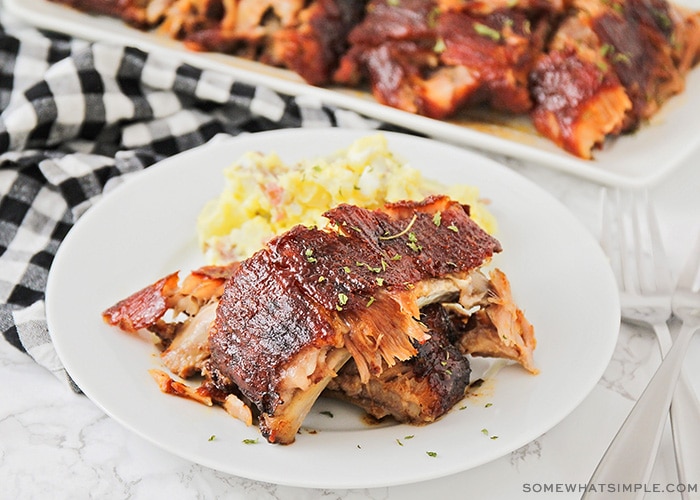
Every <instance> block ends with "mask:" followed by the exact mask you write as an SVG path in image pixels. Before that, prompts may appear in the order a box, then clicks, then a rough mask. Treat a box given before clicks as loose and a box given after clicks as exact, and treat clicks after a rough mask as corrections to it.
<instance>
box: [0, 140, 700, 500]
mask: <svg viewBox="0 0 700 500" xmlns="http://www.w3.org/2000/svg"><path fill="white" fill-rule="evenodd" d="M506 163H507V164H508V165H509V166H511V167H512V168H513V169H515V170H516V171H518V172H520V173H521V174H522V175H524V176H526V177H528V178H529V179H531V180H533V181H535V182H536V183H538V184H539V185H540V186H542V187H543V188H545V189H546V190H548V191H549V192H550V193H552V194H553V195H554V196H555V197H557V198H558V199H560V200H561V201H562V202H563V203H564V204H565V205H566V206H568V208H569V209H570V210H571V211H572V212H573V213H574V214H575V215H576V216H577V217H578V218H579V220H580V221H581V222H582V223H583V224H584V225H585V226H586V227H587V228H588V229H590V231H592V232H593V233H594V234H597V232H598V221H599V217H600V213H599V212H600V195H601V187H600V186H599V185H596V184H593V183H590V182H587V181H583V180H580V179H577V178H574V177H570V176H568V175H565V174H561V173H558V172H554V171H552V170H549V169H546V168H542V167H537V166H532V165H524V164H522V163H520V162H515V161H506ZM699 163H700V151H698V152H697V153H696V154H695V155H694V156H693V157H691V158H689V159H688V161H686V163H685V164H684V165H683V166H682V167H681V168H679V169H678V170H677V171H676V172H674V173H673V175H671V176H670V177H668V178H667V179H665V180H662V181H661V182H660V183H659V184H658V185H657V186H655V187H654V188H653V189H652V191H651V194H652V197H653V199H654V200H655V202H656V204H657V209H658V212H659V218H660V219H661V223H662V232H663V236H664V239H665V244H666V250H667V253H668V254H669V257H670V259H671V262H672V264H673V266H674V271H675V272H676V273H677V272H678V270H679V268H680V266H681V263H682V262H683V260H684V259H685V257H686V253H687V251H688V249H689V246H690V245H691V244H692V242H693V240H694V238H695V237H696V235H697V234H698V232H699V231H700V168H699V167H700V165H698V164H699ZM659 359H660V358H659V354H658V349H657V344H656V340H655V339H654V336H653V333H652V332H651V331H646V330H643V329H640V328H635V327H632V326H629V325H626V324H623V326H622V329H621V332H620V337H619V341H618V344H617V348H616V350H615V353H614V355H613V359H612V361H611V362H610V364H609V366H608V368H607V370H606V371H605V374H604V375H603V377H602V378H601V380H600V382H599V383H598V384H597V386H596V387H595V389H594V390H593V391H592V392H591V394H590V395H589V396H588V397H587V398H586V399H585V400H584V401H583V403H582V404H581V405H580V406H579V407H578V408H576V409H575V410H574V411H573V413H571V414H570V415H569V416H568V417H567V418H565V419H564V420H563V421H562V422H561V423H559V424H558V425H557V426H555V427H554V428H553V429H551V430H550V431H548V432H547V433H545V434H544V435H542V436H540V437H539V438H537V439H535V440H534V441H532V442H530V443H529V444H527V445H526V446H524V447H522V448H520V449H518V450H516V451H514V452H512V453H510V454H509V455H507V456H504V457H502V458H500V459H498V460H495V461H493V462H490V463H488V464H485V465H483V466H480V467H478V468H475V469H472V470H468V471H465V472H462V473H459V474H455V475H452V476H448V477H445V478H441V479H436V480H431V481H426V482H421V483H416V484H410V485H403V486H393V487H386V488H374V489H365V490H314V489H301V488H294V487H287V486H278V485H273V484H266V483H260V482H255V481H251V480H247V479H242V478H239V477H235V476H231V475H227V474H224V473H220V472H218V471H215V470H212V469H209V468H207V467H203V466H200V465H197V464H194V463H192V462H189V461H187V460H184V459H181V458H178V457H176V456H174V455H171V454H170V453H168V452H166V451H163V450H162V449H160V448H158V447H156V446H154V445H152V444H151V443H149V442H148V441H146V440H145V439H143V438H141V437H139V436H137V435H135V434H133V433H131V432H130V431H128V430H126V429H125V428H123V427H122V426H121V425H120V424H118V423H117V422H116V421H114V420H112V419H111V418H110V417H108V416H107V415H105V414H104V413H103V412H102V411H101V410H100V409H99V408H98V407H97V406H95V405H94V404H93V403H92V402H91V401H90V400H89V399H88V398H87V397H85V396H82V395H77V394H74V393H72V392H71V391H70V390H69V389H68V388H67V387H66V386H65V385H64V384H62V383H61V382H59V381H58V380H57V379H56V378H55V377H54V376H53V375H52V374H51V373H49V372H48V371H46V370H44V369H43V368H41V367H39V366H37V365H36V364H35V363H34V362H33V361H32V360H31V359H30V358H29V357H27V356H25V355H24V354H22V353H20V352H19V351H17V350H15V349H14V348H13V347H11V346H10V345H9V344H7V343H6V342H4V341H3V340H2V339H0V380H2V381H3V383H2V384H0V499H3V500H4V499H8V500H9V499H20V498H38V499H44V498H51V499H63V498H65V499H76V498H88V497H94V498H101V499H103V498H134V499H139V498H144V499H145V498H148V499H160V498H168V499H189V498H193V499H194V498H232V499H235V498H245V499H249V498H263V499H330V498H338V499H341V498H342V499H359V498H370V499H387V498H400V499H413V498H415V499H419V498H420V499H422V498H427V497H450V498H453V497H454V496H455V495H458V496H459V497H462V496H466V495H467V494H469V495H470V496H473V497H474V498H508V499H515V498H537V497H542V496H552V495H556V498H579V497H580V492H579V491H576V492H570V493H566V492H565V491H559V492H555V493H548V492H546V491H544V490H545V488H554V489H555V490H562V489H565V488H566V485H573V486H578V485H583V484H585V483H586V481H587V480H588V478H589V476H590V475H591V473H592V471H593V469H594V468H595V466H596V464H597V462H598V460H599V459H600V457H601V456H602V454H603V452H604V450H605V448H606V447H607V445H608V443H609V442H610V440H611V439H612V437H613V436H614V434H615V432H616V430H617V428H618V427H619V425H620V424H621V423H622V421H623V420H624V418H625V416H626V415H627V413H628V411H629V410H630V409H631V407H632V406H633V403H634V400H635V398H636V397H638V396H639V394H640V393H641V392H642V390H643V388H644V387H645V385H646V383H647V381H648V380H649V378H650V377H651V376H652V374H653V372H654V370H655V368H656V366H657V365H658V362H659ZM686 366H687V367H688V370H689V375H690V378H691V380H692V382H693V384H694V386H695V388H696V391H697V392H698V393H700V336H696V338H695V339H694V340H693V343H692V346H691V348H690V351H689V353H688V358H687V361H686ZM698 425H700V422H699V423H698ZM465 452H467V453H468V450H466V451H465ZM387 467H391V464H387ZM693 481H694V483H695V484H697V483H700V470H698V476H697V478H695V479H694V480H693ZM677 482H678V479H677V476H676V472H675V465H674V458H673V447H672V444H671V438H670V432H669V430H668V429H667V430H666V434H665V436H664V439H663V442H662V446H661V449H660V451H659V456H658V459H657V462H656V466H655V468H654V472H653V476H652V479H651V483H650V484H652V485H657V487H658V488H660V489H662V490H665V489H666V487H667V485H671V486H674V485H675V484H676V483H677ZM461 492H463V493H461ZM611 498H614V495H613V496H611ZM647 498H653V499H666V498H668V499H675V498H680V495H679V494H678V493H671V492H667V491H663V492H659V493H653V494H649V495H647Z"/></svg>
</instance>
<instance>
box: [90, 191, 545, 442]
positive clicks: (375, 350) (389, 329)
mask: <svg viewBox="0 0 700 500" xmlns="http://www.w3.org/2000/svg"><path fill="white" fill-rule="evenodd" d="M325 216H326V217H327V219H328V220H329V221H330V224H329V225H328V227H326V228H323V229H317V228H307V227H304V226H296V227H294V228H292V229H291V230H290V231H288V232H286V233H284V234H282V235H280V236H278V237H276V238H274V239H273V240H271V241H270V242H269V243H268V244H267V246H266V247H265V248H264V249H262V250H260V251H259V252H257V253H256V254H254V255H253V256H252V257H251V258H249V259H246V260H244V261H242V262H240V263H236V264H232V265H230V266H227V267H224V268H217V267H205V268H202V269H199V270H197V271H195V272H193V273H192V274H190V275H189V276H188V277H186V278H185V279H184V280H183V282H182V285H179V284H178V278H177V274H171V275H169V276H166V277H165V278H163V279H161V280H159V281H157V282H156V283H154V284H153V285H151V286H148V287H146V288H144V289H143V290H141V291H139V292H136V293H135V294H133V295H132V296H130V297H128V298H126V299H124V300H122V301H120V302H118V303H117V304H115V305H114V306H113V307H110V308H109V309H107V310H106V311H105V312H104V313H103V317H104V319H105V321H106V322H107V323H109V324H112V325H115V326H119V327H120V328H122V329H123V330H125V331H128V332H137V331H139V330H141V329H144V328H145V329H148V330H150V331H151V332H153V333H155V335H156V336H157V338H158V339H159V342H160V344H161V346H162V348H163V349H164V350H163V353H162V359H163V362H164V364H165V365H166V366H167V367H168V368H169V369H170V370H171V371H172V372H173V373H175V374H177V375H179V376H181V377H185V378H186V377H189V376H191V375H203V376H204V382H203V384H202V385H201V387H199V388H198V389H191V388H188V387H187V386H185V385H184V384H182V383H180V382H176V381H174V380H172V379H170V378H169V376H168V375H167V374H165V373H164V372H159V371H155V372H154V373H153V375H154V378H155V379H156V380H157V382H158V384H159V386H160V387H161V390H163V392H167V393H171V394H176V395H179V396H183V397H187V398H190V399H194V400H196V401H198V402H200V403H204V404H214V403H216V404H220V405H222V406H223V407H224V408H225V409H226V410H227V411H228V412H229V413H231V414H232V415H234V416H236V417H238V418H241V419H242V420H244V421H246V422H252V420H253V416H255V417H257V418H258V421H259V426H260V429H261V432H262V434H263V435H264V436H265V437H266V438H267V439H268V441H270V442H274V443H281V444H288V443H291V442H293V441H294V439H295V436H296V433H297V431H298V430H299V428H300V426H301V424H302V422H303V420H304V418H305V416H306V415H307V413H308V411H309V410H310V409H311V406H312V405H313V403H314V402H315V401H316V399H317V398H318V397H319V396H320V394H321V393H322V391H323V390H324V389H325V388H326V386H327V385H328V384H329V383H331V382H332V381H333V379H334V378H336V377H338V379H337V381H333V385H332V388H333V389H332V391H333V392H334V393H335V394H336V395H340V394H343V395H344V396H343V397H345V398H346V399H350V400H351V401H354V402H355V403H357V404H358V405H360V406H362V407H364V408H366V409H367V410H368V411H369V412H370V413H372V414H373V415H375V416H383V415H388V414H391V415H394V416H395V417H396V418H397V419H399V420H401V421H408V422H412V423H427V422H431V421H434V420H435V419H437V418H439V417H440V416H441V415H443V414H444V413H445V412H446V411H447V410H448V409H449V408H451V407H452V405H454V403H455V402H456V401H458V400H459V399H461V397H462V396H463V395H464V389H465V387H466V385H467V384H468V382H469V371H470V370H469V363H468V360H467V358H466V357H464V354H473V355H487V356H494V357H505V358H509V359H512V360H514V361H517V362H519V363H520V364H522V365H523V367H525V368H526V369H527V370H529V371H531V372H536V369H535V367H534V363H533V361H532V351H533V349H534V348H535V338H534V333H533V330H532V326H531V325H530V324H529V323H528V322H527V320H526V319H525V318H524V316H523V314H522V312H521V311H520V310H519V309H518V308H517V307H516V306H515V304H514V303H513V301H512V297H511V296H510V288H509V286H508V282H507V280H506V279H505V276H504V275H503V274H502V273H501V272H500V271H498V270H493V271H491V273H490V276H489V277H487V276H486V275H484V274H483V273H482V272H481V267H482V266H483V264H485V263H486V262H488V261H489V260H490V259H491V257H492V256H493V254H494V253H496V252H500V251H501V246H500V243H499V242H498V241H497V240H496V239H494V238H493V237H492V236H490V235H488V234H487V233H485V232H484V231H483V230H482V229H480V228H479V227H478V226H477V225H476V223H474V222H473V221H472V220H471V219H470V218H469V210H468V207H466V206H463V205H461V204H459V203H457V202H454V201H452V200H450V199H449V198H447V197H445V196H431V197H428V198H426V199H425V200H423V201H421V202H412V201H411V202H408V201H407V202H397V203H393V204H388V205H386V206H385V207H384V208H383V209H381V210H375V211H370V210H366V209H362V208H358V207H355V206H350V205H340V206H338V207H336V208H334V209H331V210H329V211H328V212H326V214H325ZM476 314H478V315H479V317H478V319H476V320H474V319H470V318H472V317H473V316H474V317H476V316H475V315H476ZM168 315H170V316H169V318H168ZM480 335H481V336H483V339H482V340H481V341H480V340H479V339H478V337H479V336H480ZM475 346H479V347H478V348H476V347H475ZM484 346H486V347H484ZM348 361H350V363H348ZM346 364H347V366H346V367H345V368H343V365H346ZM341 368H342V370H341ZM338 373H340V375H338ZM448 375H450V376H448ZM352 387H354V388H358V387H359V388H360V389H359V392H357V391H355V392H354V393H353V390H354V389H350V388H352ZM329 394H330V392H329ZM370 394H371V396H369V395H370ZM401 395H403V396H402V397H403V399H401V397H399V396H401ZM253 414H254V415H253Z"/></svg>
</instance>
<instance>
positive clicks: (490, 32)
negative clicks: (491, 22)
mask: <svg viewBox="0 0 700 500" xmlns="http://www.w3.org/2000/svg"><path fill="white" fill-rule="evenodd" d="M474 31H476V32H477V33H478V34H479V35H481V36H484V37H486V38H490V39H491V40H493V41H494V42H498V41H499V40H500V39H501V33H500V32H499V31H498V30H495V29H493V28H492V27H490V26H486V25H485V24H481V23H474Z"/></svg>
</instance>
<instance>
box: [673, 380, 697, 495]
mask: <svg viewBox="0 0 700 500" xmlns="http://www.w3.org/2000/svg"><path fill="white" fill-rule="evenodd" d="M671 423H672V424H673V444H674V447H675V450H676V467H677V469H678V482H679V484H690V483H691V482H692V481H696V480H697V478H698V476H697V474H698V471H700V402H698V398H697V395H696V394H695V391H694V390H693V388H692V386H691V385H690V382H689V381H688V378H687V376H686V373H685V370H681V374H680V378H679V379H678V385H676V391H675V392H674V394H673V401H672V403H671ZM681 498H683V499H684V500H686V499H688V498H690V497H689V494H688V493H687V492H684V493H681Z"/></svg>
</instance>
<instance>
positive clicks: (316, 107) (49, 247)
mask: <svg viewBox="0 0 700 500" xmlns="http://www.w3.org/2000/svg"><path fill="white" fill-rule="evenodd" d="M0 9H1V8H0ZM0 112H1V114H0V331H2V334H3V336H4V338H5V339H6V340H7V341H8V342H9V343H10V344H12V345H14V346H15V347H17V348H18V349H20V350H22V351H24V352H26V353H27V354H28V355H29V356H31V357H32V358H34V359H35V360H36V361H37V362H38V363H39V364H41V365H42V366H44V367H46V368H47V369H48V370H50V371H51V372H53V373H54V374H55V375H57V376H58V377H59V378H61V379H62V380H64V381H66V382H67V383H69V384H70V385H71V387H72V388H73V389H74V390H76V391H79V388H78V387H76V386H75V384H74V383H73V382H72V381H71V380H70V377H69V376H68V374H67V373H66V372H65V370H64V368H63V366H62V364H61V362H60V360H59V359H58V356H57V355H56V352H55V350H54V349H53V346H52V345H51V339H50V336H49V334H48V330H47V326H46V319H45V314H44V291H45V286H46V279H47V276H48V271H49V268H50V266H51V262H52V260H53V258H54V256H55V254H56V250H57V248H58V246H59V245H60V244H61V241H62V240H63V238H64V237H65V236H66V233H67V232H68V230H69V229H70V228H71V227H72V225H73V224H74V223H75V222H76V221H77V219H78V218H79V217H80V216H81V215H82V214H83V213H84V212H85V211H86V210H87V209H88V208H90V207H91V206H93V205H94V204H95V203H99V201H100V198H101V197H102V195H103V193H105V192H106V191H107V190H109V189H111V187H113V186H114V185H116V184H118V183H119V182H120V181H121V180H123V178H124V176H125V175H127V174H130V173H133V172H138V171H140V170H142V169H144V168H147V167H148V166H150V165H152V164H154V163H155V162H157V161H160V160H162V159H164V158H166V157H169V156H172V155H175V154H177V153H180V152H182V151H185V150H187V149H190V148H192V147H195V146H198V145H201V144H203V143H206V142H207V141H209V140H210V139H212V138H213V137H215V136H216V135H218V134H227V135H237V134H241V133H246V132H258V131H263V130H270V129H278V128H288V127H336V126H337V127H351V128H367V129H378V128H383V129H389V128H392V127H390V126H387V125H385V124H382V123H379V122H376V121H373V120H370V119H367V118H364V117H361V116H359V115H357V114H355V113H353V112H349V111H345V110H341V109H334V108H331V107H327V106H324V105H322V104H321V103H320V102H317V101H315V100H313V99H310V98H308V97H303V98H302V97H298V98H294V97H289V96H283V95H279V94H277V93H275V92H272V91H271V90H269V89H267V88H264V87H256V86H251V85H248V84H246V83H244V82H241V81H236V80H235V79H234V78H232V77H230V76H228V75H225V74H220V73H216V72H212V71H205V70H200V69H197V68H195V67H192V66H189V65H185V64H179V63H178V62H177V61H174V60H173V58H172V57H168V56H163V55H160V54H158V53H145V52H143V51H140V50H137V49H135V48H131V47H123V46H115V45H110V44H106V43H88V42H86V41H81V40H75V39H71V38H68V37H65V36H62V35H57V34H53V33H47V32H42V31H38V30H36V29H34V28H31V27H28V26H26V25H23V24H21V23H19V22H17V21H16V20H14V19H12V18H10V17H9V16H8V15H7V14H6V13H3V12H2V11H1V10H0Z"/></svg>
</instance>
